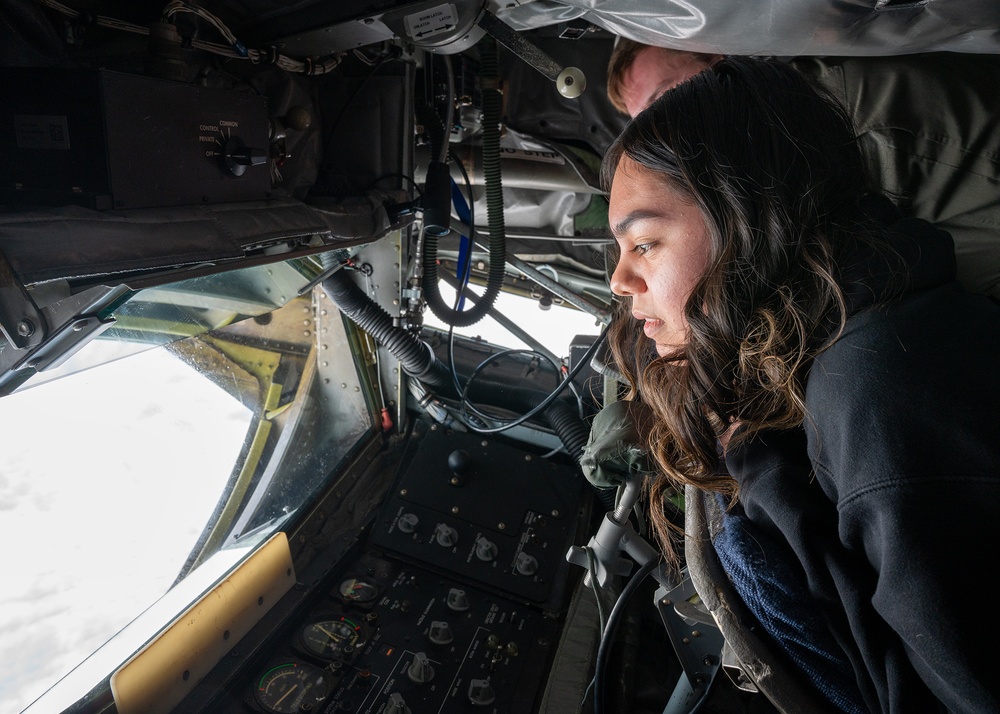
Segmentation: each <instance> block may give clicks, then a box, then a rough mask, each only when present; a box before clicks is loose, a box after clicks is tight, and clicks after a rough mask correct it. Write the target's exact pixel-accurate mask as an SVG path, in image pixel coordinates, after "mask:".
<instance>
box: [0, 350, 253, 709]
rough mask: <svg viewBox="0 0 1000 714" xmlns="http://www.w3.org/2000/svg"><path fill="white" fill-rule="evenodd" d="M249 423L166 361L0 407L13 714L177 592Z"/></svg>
mask: <svg viewBox="0 0 1000 714" xmlns="http://www.w3.org/2000/svg"><path fill="white" fill-rule="evenodd" d="M91 347H92V348H93V349H95V350H97V351H98V352H99V351H100V350H101V347H110V348H112V349H111V350H110V352H112V353H115V352H117V350H115V349H114V347H115V345H114V343H108V342H95V343H92V345H91ZM105 356H106V355H105ZM252 417H253V414H252V411H251V410H250V409H249V408H248V407H246V406H244V405H243V404H241V403H240V401H239V400H237V399H236V398H234V397H233V396H232V395H230V394H227V393H226V391H225V390H223V389H221V388H220V387H219V386H217V385H216V384H213V383H212V382H211V381H210V380H208V379H205V377H204V376H203V375H201V374H200V373H199V372H198V371H197V370H195V369H192V367H191V366H189V365H188V364H185V363H184V362H183V361H182V360H180V359H178V358H177V357H176V356H175V355H173V354H171V353H170V352H168V351H166V350H151V351H147V352H144V353H142V354H139V355H134V356H132V357H130V358H128V359H124V360H120V361H116V362H111V363H107V364H104V365H101V366H99V367H97V368H95V369H91V370H88V371H86V372H81V373H78V374H75V375H73V376H71V377H68V378H66V379H62V380H59V381H56V382H50V383H48V384H43V385H41V386H39V387H37V388H33V389H28V390H24V391H22V392H19V393H16V394H12V395H9V396H7V397H5V398H3V399H0V422H2V423H3V424H4V437H5V438H4V444H5V446H4V451H3V462H4V463H3V466H2V467H0V511H2V513H3V517H2V518H0V539H2V542H3V543H5V544H6V545H5V547H4V548H3V551H2V555H0V563H2V570H3V572H4V573H6V576H5V577H3V578H0V630H2V631H3V632H4V633H5V635H4V637H3V641H2V644H0V656H3V657H4V659H5V660H6V661H7V662H8V664H9V667H8V668H7V672H6V674H5V675H4V680H5V681H4V684H3V690H4V692H5V700H6V701H7V703H8V704H11V700H13V702H12V703H13V705H14V709H13V710H14V711H20V710H21V709H23V708H24V707H25V706H27V705H28V704H29V703H30V702H31V701H32V700H34V699H35V698H36V697H37V696H39V695H40V694H42V692H44V691H45V690H46V689H47V688H48V687H49V686H51V685H52V684H53V683H54V682H55V681H57V680H58V679H59V678H60V677H62V676H63V675H65V674H66V673H67V672H68V671H69V670H71V669H72V668H73V667H75V666H76V665H77V664H78V663H79V662H81V661H82V660H83V659H84V658H86V657H87V656H88V655H89V654H90V653H91V652H93V651H94V650H95V649H97V648H98V647H99V646H100V645H102V644H103V643H104V642H105V641H107V640H108V639H109V638H110V637H111V636H113V635H114V634H115V633H116V632H118V631H119V630H120V629H121V628H122V627H124V626H125V625H127V624H128V622H129V621H130V620H132V619H133V618H134V617H136V616H137V615H138V614H139V613H141V612H142V611H143V610H144V609H145V608H146V607H148V606H149V605H151V604H152V603H153V602H155V601H156V599H157V598H159V597H160V596H161V595H163V594H164V593H165V592H166V591H167V590H168V589H169V588H170V587H171V585H172V584H173V583H174V581H175V579H176V578H177V574H178V573H179V572H180V571H181V569H182V567H183V566H184V564H185V562H186V560H187V559H188V557H189V554H190V553H191V551H192V549H193V548H194V546H195V544H196V543H197V540H198V538H199V536H200V534H201V532H202V529H203V528H204V526H205V523H206V522H208V521H209V519H210V518H211V516H212V514H213V511H214V510H215V508H216V504H217V501H218V500H219V494H220V493H221V492H222V490H223V488H224V487H225V484H226V481H227V479H228V478H229V475H230V472H231V471H232V469H233V464H234V463H235V462H236V460H237V458H238V457H239V455H240V451H241V449H242V447H243V443H244V439H245V437H246V434H247V430H248V428H249V426H250V424H251V421H252Z"/></svg>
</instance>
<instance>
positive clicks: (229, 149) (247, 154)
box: [222, 136, 268, 176]
mask: <svg viewBox="0 0 1000 714" xmlns="http://www.w3.org/2000/svg"><path fill="white" fill-rule="evenodd" d="M222 158H223V159H224V160H225V162H226V166H227V167H228V168H229V170H230V171H231V172H232V173H233V175H234V176H242V175H243V173H244V172H245V171H246V170H247V166H263V165H264V164H266V163H267V158H268V157H267V152H266V151H264V150H263V149H254V148H251V147H249V146H247V145H246V144H244V143H243V141H242V139H239V138H237V137H235V136H234V137H232V138H230V139H228V140H227V141H226V146H225V148H224V150H223V152H222Z"/></svg>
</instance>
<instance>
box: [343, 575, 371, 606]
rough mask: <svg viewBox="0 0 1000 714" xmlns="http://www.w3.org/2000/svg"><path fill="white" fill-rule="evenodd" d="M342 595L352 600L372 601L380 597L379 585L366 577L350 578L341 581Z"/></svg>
mask: <svg viewBox="0 0 1000 714" xmlns="http://www.w3.org/2000/svg"><path fill="white" fill-rule="evenodd" d="M338 590H339V591H340V596H341V597H342V598H344V599H345V600H349V601H351V602H360V603H363V602H371V601H372V600H374V599H375V598H376V597H378V586H377V585H376V584H375V583H373V582H372V581H371V580H368V579H366V578H348V579H347V580H344V581H343V582H342V583H340V587H339V588H338Z"/></svg>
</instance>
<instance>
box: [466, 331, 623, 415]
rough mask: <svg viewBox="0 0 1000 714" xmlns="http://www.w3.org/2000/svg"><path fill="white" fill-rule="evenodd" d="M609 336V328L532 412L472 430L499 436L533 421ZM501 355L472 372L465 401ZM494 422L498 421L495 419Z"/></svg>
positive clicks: (481, 364)
mask: <svg viewBox="0 0 1000 714" xmlns="http://www.w3.org/2000/svg"><path fill="white" fill-rule="evenodd" d="M607 336H608V330H607V328H605V329H604V330H602V331H601V334H600V335H598V336H597V339H596V340H594V344H592V345H591V346H590V347H589V348H588V349H587V351H586V352H585V353H584V355H583V357H582V358H581V359H580V362H579V363H578V364H577V365H576V366H575V367H574V368H573V369H572V370H570V372H569V374H567V375H566V378H565V379H564V380H563V381H562V382H560V383H559V385H558V386H557V387H556V388H555V389H553V390H552V391H551V392H550V393H549V395H548V396H547V397H545V399H543V400H542V401H541V402H540V403H539V404H538V405H537V406H535V407H534V408H532V409H531V410H530V411H528V412H527V413H525V414H522V415H521V416H519V417H518V418H516V419H514V420H512V421H508V422H503V423H501V424H500V425H498V426H493V427H487V428H479V427H475V426H472V425H470V428H471V429H473V431H476V432H477V433H480V434H497V433H500V432H502V431H506V430H507V429H512V428H514V427H515V426H520V425H521V424H523V423H524V422H526V421H527V420H528V419H531V418H532V417H533V416H535V415H536V414H538V413H540V412H541V411H542V410H544V409H545V408H546V407H548V406H549V405H550V404H551V403H552V402H553V401H555V399H556V398H557V397H558V396H559V395H560V394H561V393H562V391H563V390H564V389H566V387H568V386H569V385H570V384H571V383H572V381H573V380H574V379H576V376H577V375H578V374H579V373H580V372H581V371H582V370H583V368H584V366H585V365H587V364H589V363H590V360H591V359H592V358H593V356H594V354H595V353H596V352H597V349H598V348H599V347H600V346H601V344H602V343H603V342H604V340H605V339H606V338H607ZM521 351H524V352H529V351H531V350H521ZM500 355H503V353H501V352H498V353H497V354H495V355H490V356H489V357H487V358H486V359H484V360H483V361H482V362H480V363H479V366H478V367H476V368H475V369H474V370H473V371H472V374H470V375H469V379H468V381H466V383H465V389H464V390H463V391H462V399H463V401H464V399H465V394H466V393H467V392H468V389H469V384H470V383H471V382H472V380H474V379H475V378H476V375H478V374H479V372H481V371H482V370H483V368H484V367H486V366H487V365H488V364H490V363H491V362H492V361H493V360H494V359H495V358H497V357H498V356H500ZM493 421H497V420H496V419H494V420H493Z"/></svg>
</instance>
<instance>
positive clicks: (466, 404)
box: [460, 349, 562, 421]
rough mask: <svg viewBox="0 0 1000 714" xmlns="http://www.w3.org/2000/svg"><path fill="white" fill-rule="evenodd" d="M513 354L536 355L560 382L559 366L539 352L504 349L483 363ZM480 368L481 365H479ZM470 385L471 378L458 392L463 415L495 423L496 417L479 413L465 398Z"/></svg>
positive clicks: (560, 372) (560, 371) (475, 371)
mask: <svg viewBox="0 0 1000 714" xmlns="http://www.w3.org/2000/svg"><path fill="white" fill-rule="evenodd" d="M515 354H528V355H537V356H538V357H541V358H542V359H544V360H545V361H546V362H548V364H549V365H550V366H551V367H552V369H553V370H554V371H555V373H556V379H557V380H560V382H561V379H560V378H561V377H562V370H561V369H560V368H559V367H560V366H559V365H558V364H556V363H555V362H554V361H553V360H552V359H551V358H550V357H549V356H548V355H544V354H542V353H541V352H536V351H535V350H527V349H506V350H501V351H499V352H496V353H494V354H492V355H490V356H489V357H487V358H486V360H485V361H493V360H498V359H501V358H503V357H507V356H510V355H515ZM480 366H482V365H480ZM478 369H479V367H477V368H476V370H474V371H473V376H474V375H475V374H476V373H477V370H478ZM471 383H472V377H471V376H470V377H469V379H468V381H466V383H465V389H463V390H462V391H461V392H460V400H461V406H462V410H463V413H465V411H466V410H469V411H471V412H472V413H473V414H475V415H476V416H477V417H479V418H480V419H486V420H490V421H497V417H495V416H492V415H490V414H486V413H484V412H481V411H479V409H478V408H477V407H476V405H475V404H473V403H472V402H470V401H469V400H468V399H467V398H466V394H467V393H468V390H469V385H470V384H471Z"/></svg>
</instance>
